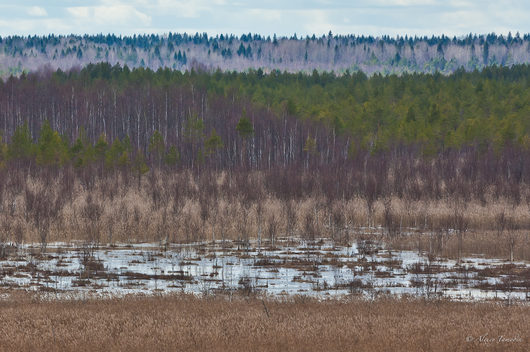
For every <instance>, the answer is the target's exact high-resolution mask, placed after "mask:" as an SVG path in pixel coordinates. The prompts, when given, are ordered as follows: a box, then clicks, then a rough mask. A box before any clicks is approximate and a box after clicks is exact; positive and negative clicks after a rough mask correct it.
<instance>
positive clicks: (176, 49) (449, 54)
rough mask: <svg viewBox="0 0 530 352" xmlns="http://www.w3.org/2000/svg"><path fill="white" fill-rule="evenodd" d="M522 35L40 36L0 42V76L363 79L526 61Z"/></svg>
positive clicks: (529, 40)
mask: <svg viewBox="0 0 530 352" xmlns="http://www.w3.org/2000/svg"><path fill="white" fill-rule="evenodd" d="M529 48H530V35H529V34H523V35H521V34H519V33H515V34H513V35H512V34H511V33H509V34H508V35H496V34H494V33H491V34H487V35H476V34H469V35H467V36H463V37H459V38H457V37H452V38H450V37H447V36H445V35H441V36H431V37H427V36H422V37H417V36H414V37H413V36H407V35H405V36H399V35H398V36H396V37H390V36H385V35H384V36H381V37H373V36H362V35H361V36H356V35H336V34H333V33H331V32H329V33H328V34H326V35H321V36H315V35H312V36H309V35H308V36H305V37H303V36H300V37H299V36H297V35H296V34H294V35H293V36H290V37H280V36H276V35H273V36H272V37H271V36H267V37H265V36H262V35H259V34H252V33H248V34H243V35H241V36H235V35H233V34H220V35H216V36H215V37H213V36H208V35H207V34H206V33H195V34H187V33H182V34H181V33H169V34H167V35H155V34H149V35H133V36H117V35H113V34H107V35H103V34H100V35H83V36H80V35H68V36H62V35H58V36H56V35H48V36H27V37H25V36H7V37H3V38H2V37H0V52H2V53H3V57H2V60H1V62H0V77H7V76H9V75H10V74H14V75H19V74H21V73H22V72H31V71H36V70H38V69H40V68H41V67H43V66H46V65H48V66H50V67H51V68H52V69H54V70H55V69H57V68H61V69H63V70H67V69H70V68H73V67H77V66H79V67H83V66H85V65H87V64H89V63H98V62H108V63H110V64H112V65H115V64H120V65H122V66H123V65H128V66H129V67H145V68H151V69H154V70H156V69H158V68H164V67H167V68H171V69H176V70H180V71H186V70H189V69H191V68H197V67H202V68H206V69H208V70H211V71H214V70H216V69H221V70H223V71H227V70H228V71H231V70H236V71H246V70H248V69H258V68H261V69H263V70H265V71H267V72H268V71H271V70H275V69H279V70H281V71H284V70H286V71H289V72H298V71H305V72H311V71H312V70H314V69H316V70H320V71H322V70H324V71H335V72H337V73H340V74H343V73H345V71H346V70H350V71H351V72H353V71H363V72H365V73H367V74H373V73H376V72H378V73H382V74H391V73H398V74H401V73H406V72H430V73H433V72H437V71H438V72H442V73H445V74H448V73H451V72H454V71H456V70H457V69H459V68H460V67H464V68H465V69H466V70H468V71H470V70H474V69H482V68H484V67H488V66H492V65H500V66H511V65H514V64H522V63H528V62H529V61H530V50H529Z"/></svg>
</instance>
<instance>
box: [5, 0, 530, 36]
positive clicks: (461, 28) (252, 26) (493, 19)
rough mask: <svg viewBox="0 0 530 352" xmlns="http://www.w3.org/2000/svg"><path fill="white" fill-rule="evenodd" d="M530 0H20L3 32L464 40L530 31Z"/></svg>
mask: <svg viewBox="0 0 530 352" xmlns="http://www.w3.org/2000/svg"><path fill="white" fill-rule="evenodd" d="M529 17H530V3H529V2H528V1H527V0H505V1H502V0H497V1H494V0H482V1H472V0H358V1H351V0H338V1H332V0H306V1H304V0H293V1H280V0H261V1H237V0H211V1H208V0H129V1H125V0H90V1H83V2H82V3H81V2H80V1H66V0H55V1H50V2H46V3H43V2H42V1H35V0H31V1H30V0H21V1H18V2H17V3H16V4H10V5H3V4H0V35H2V36H6V35H13V34H18V35H28V34H41V35H42V34H50V33H55V34H70V33H75V34H85V33H88V34H97V33H115V34H124V35H129V34H134V33H167V32H184V31H186V32H201V33H202V32H207V33H209V34H210V35H215V34H219V33H234V34H242V33H249V32H252V33H260V34H264V35H272V34H274V33H276V34H278V35H292V34H294V33H297V34H298V35H307V34H309V35H310V34H317V35H320V34H324V33H328V32H329V31H330V30H331V31H332V32H334V33H340V34H364V35H383V34H387V35H391V36H395V35H397V34H399V35H405V34H408V35H433V34H434V35H440V34H446V35H449V36H453V35H457V36H459V35H465V34H468V33H491V32H495V33H497V34H506V33H508V32H509V31H512V32H513V33H515V32H517V31H519V32H521V33H529V32H530V21H528V18H529Z"/></svg>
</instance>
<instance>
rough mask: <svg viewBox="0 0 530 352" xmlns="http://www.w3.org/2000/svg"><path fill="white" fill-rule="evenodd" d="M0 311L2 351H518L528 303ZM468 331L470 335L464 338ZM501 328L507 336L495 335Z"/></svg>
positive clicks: (134, 303)
mask: <svg viewBox="0 0 530 352" xmlns="http://www.w3.org/2000/svg"><path fill="white" fill-rule="evenodd" d="M265 306H266V309H267V310H266V309H265ZM0 312H1V313H0V314H1V316H2V319H1V321H0V336H1V337H2V338H1V339H2V343H1V345H0V350H3V351H45V350H46V351H54V350H55V351H64V350H76V351H123V350H126V351H153V350H159V351H184V350H186V351H191V350H193V351H227V350H228V351H269V350H282V351H355V350H357V351H474V350H476V351H484V350H487V351H527V350H528V348H529V347H530V345H529V338H530V336H529V335H528V326H529V324H530V307H528V306H509V307H506V306H501V305H494V304H477V303H475V304H471V303H455V302H445V301H438V302H430V303H429V302H424V301H408V300H390V299H389V300H386V299H383V300H378V301H374V302H367V301H362V300H352V301H329V302H327V301H326V302H317V301H314V300H305V299H295V300H291V301H286V302H280V301H273V300H270V301H265V302H262V301H261V300H260V299H254V298H250V299H242V298H236V299H234V300H232V301H231V302H230V301H228V300H227V299H225V298H208V299H199V298H195V297H191V296H176V297H165V298H161V297H154V298H138V297H136V298H125V299H112V300H88V301H60V302H41V301H38V300H34V299H31V298H30V297H28V296H25V295H22V296H20V297H18V298H12V299H9V300H8V301H5V302H2V304H1V305H0ZM485 335H487V337H486V338H483V339H482V341H479V339H480V336H485ZM468 336H470V337H473V339H474V341H471V342H469V341H468V340H469V339H470V338H468ZM500 336H503V337H504V338H514V339H515V340H514V341H512V342H508V341H501V342H499V341H498V339H499V337H500ZM486 339H487V341H486ZM490 339H495V341H491V340H490Z"/></svg>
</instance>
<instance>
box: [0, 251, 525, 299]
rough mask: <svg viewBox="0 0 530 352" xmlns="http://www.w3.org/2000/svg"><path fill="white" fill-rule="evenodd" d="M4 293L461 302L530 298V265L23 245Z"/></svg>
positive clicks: (0, 265) (2, 267)
mask: <svg viewBox="0 0 530 352" xmlns="http://www.w3.org/2000/svg"><path fill="white" fill-rule="evenodd" d="M0 285H1V286H3V287H7V288H13V289H25V290H36V291H44V292H49V293H53V294H57V295H61V294H66V293H67V294H69V295H74V296H75V295H76V294H78V295H83V294H95V295H111V296H112V295H117V296H121V295H125V294H133V293H144V294H153V293H166V292H192V293H200V294H215V293H231V292H234V291H238V292H240V293H244V294H254V293H261V294H266V295H271V296H281V295H309V296H313V297H318V298H326V297H334V296H335V297H339V296H346V295H362V296H365V297H367V298H371V297H375V296H377V295H380V294H391V295H399V296H401V295H412V296H422V297H426V298H433V299H434V298H442V297H444V298H450V299H455V300H456V299H464V300H485V299H501V300H519V301H528V300H529V299H530V294H529V290H530V265H529V264H528V263H526V262H516V263H509V262H506V261H503V260H497V259H484V258H479V257H473V258H464V259H463V260H462V262H461V263H460V264H458V263H457V262H456V261H454V260H436V259H432V258H431V259H429V258H428V257H427V256H425V255H423V254H418V253H416V252H411V251H389V250H386V249H383V248H382V246H381V245H379V244H377V243H372V242H366V241H363V242H359V243H354V244H352V245H350V246H334V245H333V244H332V243H331V242H326V241H320V242H316V243H307V242H298V243H296V244H295V245H292V244H291V245H289V244H288V243H287V242H285V241H284V242H282V241H279V242H278V243H277V246H276V247H275V248H270V247H264V248H260V249H258V248H256V246H255V244H253V245H252V246H250V247H248V248H247V247H243V246H241V245H237V244H236V243H233V242H231V243H228V244H227V243H225V245H223V246H222V245H221V244H220V243H216V244H215V245H213V244H194V245H180V246H179V245H172V246H169V247H168V248H167V249H165V250H164V249H162V248H159V247H158V246H157V245H155V244H140V245H134V246H125V245H122V246H115V247H111V248H99V249H87V248H83V246H74V245H66V244H53V245H50V246H49V247H48V250H47V252H46V253H45V254H44V255H41V254H40V252H39V251H38V250H37V249H36V248H33V247H32V246H26V247H24V248H21V249H19V250H17V251H16V253H12V254H11V255H10V256H8V257H7V258H5V259H4V260H2V261H0Z"/></svg>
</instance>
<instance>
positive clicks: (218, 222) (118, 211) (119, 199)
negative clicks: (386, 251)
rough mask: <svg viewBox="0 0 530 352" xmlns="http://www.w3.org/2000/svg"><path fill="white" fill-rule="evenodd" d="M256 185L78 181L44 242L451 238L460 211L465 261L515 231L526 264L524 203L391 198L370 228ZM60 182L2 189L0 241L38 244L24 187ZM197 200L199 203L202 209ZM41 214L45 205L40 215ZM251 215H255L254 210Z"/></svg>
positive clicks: (224, 180)
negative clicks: (389, 231)
mask: <svg viewBox="0 0 530 352" xmlns="http://www.w3.org/2000/svg"><path fill="white" fill-rule="evenodd" d="M155 175H156V174H155ZM260 177H261V178H262V175H261V176H260V174H259V173H255V174H252V173H251V174H249V176H248V178H249V179H255V180H254V181H253V182H254V183H252V188H251V189H260V190H261V191H260V192H261V193H260V192H258V193H260V198H259V199H256V198H252V197H250V198H248V199H247V200H246V199H245V197H244V192H243V193H238V192H240V191H241V190H239V189H238V188H237V187H236V186H237V185H234V183H235V181H234V180H229V177H228V176H227V175H226V174H225V173H219V174H218V175H216V178H214V179H213V181H212V180H210V181H208V183H207V184H208V185H209V184H215V185H216V187H217V190H218V193H216V196H213V195H212V194H213V193H212V192H210V191H209V190H202V191H201V187H200V184H199V181H197V180H194V179H193V178H192V177H191V174H185V173H183V174H161V175H159V176H157V177H154V178H153V180H152V181H150V180H149V178H147V177H145V178H144V180H143V183H142V187H140V188H138V187H137V184H136V183H135V182H128V183H127V182H125V181H124V179H121V178H119V177H117V178H116V179H112V178H110V179H99V180H97V181H96V182H95V184H94V186H93V187H92V188H90V189H87V188H86V187H84V186H82V185H81V183H80V180H79V179H78V178H74V179H73V181H72V182H73V186H72V190H71V193H67V195H68V194H71V196H69V197H66V199H64V203H61V208H60V210H59V211H58V215H54V216H52V217H51V218H50V219H49V229H48V230H47V231H46V232H47V238H46V240H47V241H48V242H53V241H64V242H70V241H72V240H81V241H96V242H98V243H100V244H107V243H116V242H121V243H124V242H125V243H127V242H144V241H147V242H154V241H161V242H164V243H167V242H189V241H200V240H212V239H214V238H215V239H216V240H220V239H222V238H226V239H231V240H237V239H256V238H257V237H258V234H261V235H262V237H263V238H264V239H267V238H269V237H270V235H271V234H270V231H269V229H273V230H274V232H275V233H274V237H290V236H295V237H302V238H304V237H306V238H312V237H330V238H333V239H335V240H337V241H339V242H345V241H348V240H351V239H352V238H353V237H354V236H355V235H356V234H358V233H359V232H363V231H364V232H366V231H367V230H366V227H367V226H368V224H369V222H371V223H372V224H374V225H375V226H378V225H383V226H384V225H385V222H387V218H388V216H386V215H388V214H390V218H391V219H392V226H393V227H394V229H395V230H396V232H398V233H406V232H410V229H411V228H414V229H415V230H419V231H421V232H423V233H435V232H437V231H438V232H444V231H445V232H446V233H450V229H451V228H452V226H453V225H454V224H453V219H452V217H453V216H454V215H455V214H456V213H461V214H462V216H463V218H464V219H465V222H466V224H467V227H468V230H469V231H468V232H467V233H466V235H465V238H464V241H463V246H464V248H463V252H464V253H473V254H485V255H487V256H491V257H501V258H504V257H509V253H507V252H509V250H508V247H509V241H510V238H509V235H511V234H512V233H514V232H515V231H517V235H516V238H515V240H516V242H515V248H516V251H515V253H514V259H524V260H528V259H529V257H530V244H529V241H528V236H529V234H530V231H529V230H530V203H527V202H521V203H519V205H513V204H511V203H510V202H509V201H508V200H507V199H503V198H499V199H494V198H491V197H488V199H487V202H485V203H480V202H479V201H477V200H473V199H472V200H469V201H468V202H467V203H465V204H459V205H458V206H459V210H458V212H455V209H454V207H455V206H456V202H455V200H452V199H446V198H443V199H439V200H435V199H429V200H417V201H413V200H411V199H409V198H407V197H404V198H401V199H400V198H397V197H392V198H391V199H386V200H385V199H378V200H376V201H375V203H374V207H373V210H374V213H373V217H371V221H369V220H370V217H369V216H368V210H367V205H366V201H365V199H363V198H361V197H353V198H350V199H335V200H333V201H332V202H328V201H327V200H326V199H325V198H326V197H325V195H324V194H320V195H319V196H316V195H312V196H308V197H306V198H301V199H296V200H295V199H291V200H287V201H286V200H284V199H280V198H277V197H276V196H274V195H273V194H271V193H270V192H268V191H267V189H266V186H265V184H264V182H263V180H261V178H260ZM63 183H64V182H62V181H61V180H60V179H58V180H56V181H54V182H52V183H51V184H50V185H49V186H46V187H45V186H44V185H43V183H42V182H41V181H40V180H39V179H34V178H31V177H27V178H26V179H25V180H23V181H22V186H21V187H20V189H18V190H17V189H16V188H10V189H9V192H7V191H6V192H5V194H4V197H3V199H0V210H1V212H0V243H1V242H18V243H19V242H25V243H36V242H40V241H41V237H40V236H41V234H40V232H39V231H38V229H37V222H36V217H35V216H33V213H32V210H29V211H28V209H27V208H28V206H27V194H28V192H26V191H25V189H27V190H29V191H31V192H36V191H37V190H39V189H44V188H46V189H49V190H50V194H52V195H53V194H56V195H57V198H58V199H59V198H61V197H63V198H64V197H65V196H64V195H62V196H61V194H62V193H61V189H62V188H61V187H62V184H63ZM231 184H232V185H231ZM230 185H231V186H230ZM230 187H232V188H230ZM31 192H30V193H31ZM52 198H53V197H52ZM89 199H90V202H88V200H89ZM205 201H206V203H208V204H207V206H206V207H204V202H205ZM385 201H386V203H385ZM89 203H90V204H89ZM201 204H202V206H201ZM258 204H259V205H260V207H258ZM287 204H292V207H291V208H292V209H291V210H292V214H293V221H292V224H291V225H290V226H289V224H288V221H287V220H288V216H286V210H287ZM385 204H390V206H391V208H390V211H389V212H388V211H387V212H385V210H388V209H385ZM89 205H90V206H89ZM48 206H49V205H48V203H45V206H44V208H47V207H48ZM88 208H91V209H96V210H98V211H96V213H98V214H99V215H98V216H89V215H87V209H88ZM258 208H259V209H262V211H261V212H258ZM203 210H204V211H203ZM501 213H503V214H506V216H507V217H509V219H510V220H511V221H512V222H513V225H514V227H513V228H512V229H505V230H504V232H503V233H502V234H501V235H500V236H498V235H496V234H495V231H496V223H495V219H496V216H497V215H498V214H501ZM385 214H386V215H385ZM337 215H338V216H337ZM271 219H273V220H274V221H275V222H276V223H275V224H274V226H270V225H271ZM516 229H517V230H516ZM385 231H386V230H384V229H380V230H377V231H375V232H380V233H381V234H383V233H384V232H385ZM372 232H374V231H372ZM384 240H385V241H386V240H387V239H384ZM446 240H447V242H446V243H444V249H443V250H440V251H439V253H436V254H437V255H443V256H449V257H454V256H456V254H455V253H456V252H455V248H456V244H455V243H456V239H455V236H453V237H451V236H447V239H446ZM418 241H419V242H420V244H419V246H418ZM392 242H393V243H394V244H395V245H396V248H407V249H417V248H418V247H420V248H421V249H423V250H426V249H429V247H431V246H432V244H431V243H429V238H428V236H425V237H424V238H422V239H419V240H417V239H416V237H415V236H401V237H398V238H397V240H393V241H392Z"/></svg>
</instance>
